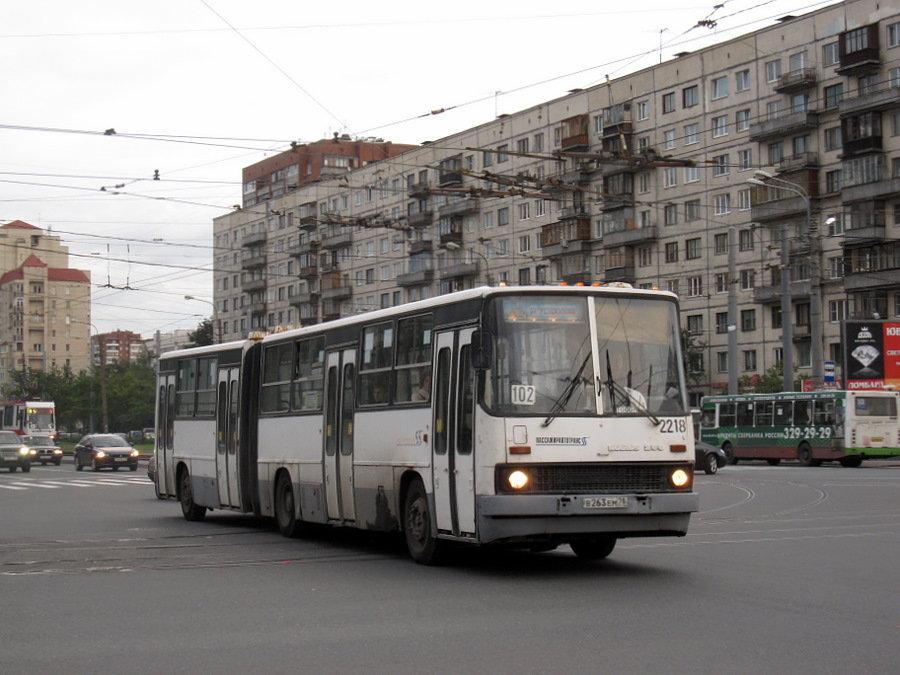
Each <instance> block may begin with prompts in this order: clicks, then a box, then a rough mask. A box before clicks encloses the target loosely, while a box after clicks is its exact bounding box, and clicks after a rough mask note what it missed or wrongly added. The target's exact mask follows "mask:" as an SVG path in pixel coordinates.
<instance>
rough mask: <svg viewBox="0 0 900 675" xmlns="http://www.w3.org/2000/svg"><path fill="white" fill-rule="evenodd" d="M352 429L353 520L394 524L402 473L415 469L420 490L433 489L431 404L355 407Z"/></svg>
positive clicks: (385, 526)
mask: <svg viewBox="0 0 900 675" xmlns="http://www.w3.org/2000/svg"><path fill="white" fill-rule="evenodd" d="M355 435H356V444H355V448H354V454H355V460H354V478H355V485H354V498H355V501H356V511H357V513H356V522H357V524H358V526H359V527H360V528H363V529H369V530H381V531H387V530H397V529H398V528H399V523H400V513H401V511H402V508H403V505H402V503H401V499H402V495H401V494H400V482H401V479H402V477H403V475H404V473H406V472H408V471H414V472H416V473H417V474H418V475H419V476H420V477H421V479H422V483H423V485H424V486H425V492H426V493H427V494H432V493H433V489H432V480H431V443H432V433H431V408H430V407H426V408H422V407H416V408H413V407H410V408H405V409H404V408H400V409H397V408H393V409H390V410H385V409H383V408H382V409H381V410H378V411H372V412H366V411H364V410H362V411H359V412H357V414H356V430H355Z"/></svg>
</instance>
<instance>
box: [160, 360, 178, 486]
mask: <svg viewBox="0 0 900 675" xmlns="http://www.w3.org/2000/svg"><path fill="white" fill-rule="evenodd" d="M157 386H158V391H157V396H158V397H159V399H158V400H157V402H156V416H157V428H156V485H157V492H158V493H159V494H160V495H174V494H175V473H174V472H175V466H174V464H175V463H174V461H173V453H174V452H175V374H174V373H172V374H171V375H161V376H160V378H159V381H158V383H157Z"/></svg>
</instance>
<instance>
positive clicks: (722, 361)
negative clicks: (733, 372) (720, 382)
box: [716, 352, 728, 373]
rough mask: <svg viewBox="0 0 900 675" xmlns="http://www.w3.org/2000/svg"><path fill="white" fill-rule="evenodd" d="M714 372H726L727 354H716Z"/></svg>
mask: <svg viewBox="0 0 900 675" xmlns="http://www.w3.org/2000/svg"><path fill="white" fill-rule="evenodd" d="M716 370H717V371H718V372H720V373H727V372H728V352H716Z"/></svg>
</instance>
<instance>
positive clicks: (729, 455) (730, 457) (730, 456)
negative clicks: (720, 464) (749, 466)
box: [722, 443, 738, 464]
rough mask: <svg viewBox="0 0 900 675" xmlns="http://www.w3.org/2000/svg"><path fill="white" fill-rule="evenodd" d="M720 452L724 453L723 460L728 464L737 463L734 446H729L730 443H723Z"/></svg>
mask: <svg viewBox="0 0 900 675" xmlns="http://www.w3.org/2000/svg"><path fill="white" fill-rule="evenodd" d="M722 452H724V453H725V461H726V462H728V463H729V464H737V463H738V460H737V457H735V456H734V448H733V447H732V446H731V443H725V444H724V445H723V446H722Z"/></svg>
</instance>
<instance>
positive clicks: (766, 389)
mask: <svg viewBox="0 0 900 675" xmlns="http://www.w3.org/2000/svg"><path fill="white" fill-rule="evenodd" d="M796 375H797V369H796V368H794V391H797V377H796ZM782 391H784V370H783V368H782V364H781V363H778V364H776V365H774V366H772V367H771V368H769V369H768V370H766V372H764V373H763V374H762V375H741V376H740V377H739V378H738V392H739V393H741V394H748V393H756V394H777V393H780V392H782Z"/></svg>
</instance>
